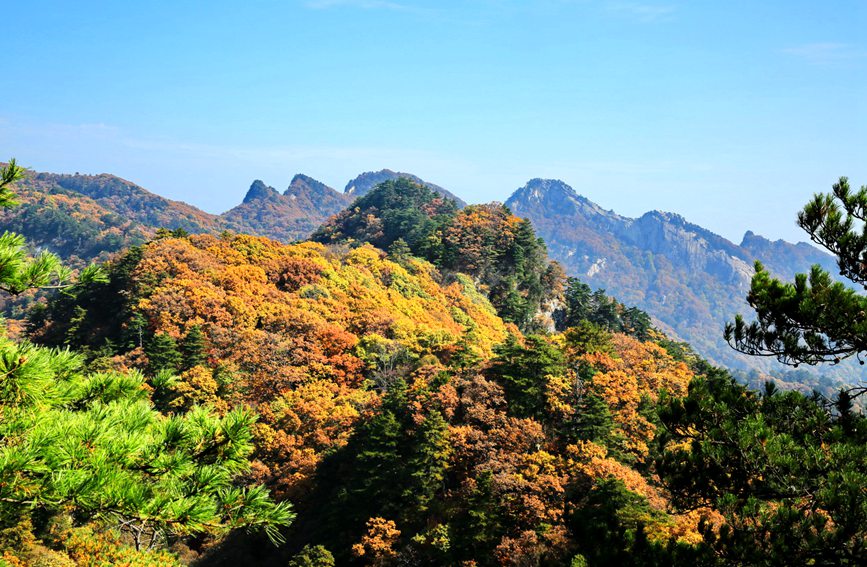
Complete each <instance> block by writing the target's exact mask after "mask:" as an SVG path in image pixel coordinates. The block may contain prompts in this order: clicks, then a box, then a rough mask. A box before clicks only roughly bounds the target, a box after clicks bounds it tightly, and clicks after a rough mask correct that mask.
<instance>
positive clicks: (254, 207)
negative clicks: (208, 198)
mask: <svg viewBox="0 0 867 567" xmlns="http://www.w3.org/2000/svg"><path fill="white" fill-rule="evenodd" d="M352 199H353V198H352V197H351V196H349V195H345V194H342V193H339V192H337V191H335V190H334V189H332V188H331V187H329V186H327V185H325V184H324V183H322V182H320V181H317V180H315V179H313V178H312V177H308V176H306V175H303V174H300V173H299V174H298V175H296V176H295V177H293V178H292V182H291V183H290V184H289V187H288V188H287V189H286V191H285V192H284V193H282V194H281V193H279V192H278V191H277V190H276V189H274V188H273V187H268V186H266V185H265V184H264V183H263V182H261V181H259V180H256V181H254V182H253V184H252V185H251V186H250V190H249V191H247V195H246V196H245V197H244V201H243V202H242V203H241V204H240V205H238V206H237V207H234V208H232V209H230V210H229V211H226V212H225V213H223V214H222V215H221V216H222V218H223V219H224V220H225V221H227V222H228V223H230V224H232V225H234V226H237V227H239V228H240V229H241V232H247V233H251V234H259V235H263V236H268V237H269V238H274V239H277V240H281V241H284V242H286V241H291V240H298V239H302V238H306V237H307V236H308V235H309V234H310V233H311V232H313V230H314V229H316V227H318V226H319V225H320V224H322V222H323V221H324V220H325V219H327V218H328V217H329V216H331V215H333V214H335V213H337V212H339V211H341V210H342V209H344V208H345V207H347V206H348V205H349V204H350V203H351V202H352Z"/></svg>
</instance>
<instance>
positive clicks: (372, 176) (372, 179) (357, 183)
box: [343, 169, 467, 207]
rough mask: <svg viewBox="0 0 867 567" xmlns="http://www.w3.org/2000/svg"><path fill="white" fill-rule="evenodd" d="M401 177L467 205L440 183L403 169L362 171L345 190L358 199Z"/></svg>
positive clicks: (463, 205)
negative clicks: (375, 188)
mask: <svg viewBox="0 0 867 567" xmlns="http://www.w3.org/2000/svg"><path fill="white" fill-rule="evenodd" d="M401 178H403V179H409V180H410V181H414V182H415V183H418V184H419V185H424V186H425V187H427V188H428V189H430V190H431V191H434V192H436V193H439V194H440V195H442V196H443V197H447V198H449V199H452V200H453V201H455V202H456V203H457V204H458V207H465V206H466V205H467V204H466V203H465V202H464V201H463V200H461V199H460V198H459V197H457V196H456V195H454V194H452V193H451V192H449V191H447V190H445V189H443V188H442V187H440V186H439V185H434V184H433V183H429V182H427V181H425V180H423V179H421V178H420V177H417V176H415V175H413V174H412V173H403V172H401V171H392V170H390V169H382V170H379V171H368V172H365V173H362V174H361V175H359V176H358V177H356V178H355V179H353V180H351V181H350V182H349V183H347V184H346V188H345V189H344V190H343V192H344V193H345V194H346V195H350V196H351V197H352V198H353V199H357V198H358V197H363V196H364V195H366V194H367V193H369V192H370V190H371V189H373V188H374V187H376V186H377V185H379V184H380V183H383V182H384V181H391V180H392V179H401Z"/></svg>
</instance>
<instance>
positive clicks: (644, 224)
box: [506, 179, 835, 370]
mask: <svg viewBox="0 0 867 567" xmlns="http://www.w3.org/2000/svg"><path fill="white" fill-rule="evenodd" d="M506 206H508V207H509V208H510V209H511V210H512V212H513V213H515V214H516V215H518V216H520V217H524V218H527V219H529V220H530V221H531V222H532V223H533V225H534V226H535V227H536V231H537V232H538V234H539V235H540V236H541V237H542V238H544V239H545V241H546V243H547V244H548V250H549V254H550V255H551V257H552V258H554V259H556V260H558V261H560V262H561V263H562V264H563V267H564V268H565V269H566V272H567V273H568V274H569V275H572V276H576V277H579V278H580V279H582V280H584V281H585V282H587V283H588V284H589V285H591V286H593V287H600V288H604V289H605V290H606V291H607V293H609V294H610V295H612V296H614V297H617V298H618V299H619V300H621V301H623V302H624V303H626V304H634V305H636V306H638V307H640V308H641V309H644V310H645V311H647V312H648V313H650V315H651V316H653V317H654V318H655V320H656V321H657V323H658V325H659V326H660V327H661V328H662V329H663V330H665V331H666V332H669V333H671V334H673V335H675V336H677V337H680V338H681V339H683V340H685V341H687V342H689V343H690V344H692V345H693V347H695V348H696V350H697V351H698V352H699V353H701V354H703V355H704V356H706V357H708V358H710V359H711V360H713V361H714V362H716V363H718V364H724V365H726V366H729V367H732V368H740V369H754V368H759V369H762V370H770V369H779V365H777V364H776V363H772V362H771V361H769V360H766V359H757V358H754V357H745V356H741V355H739V354H738V353H736V352H735V351H733V350H732V349H731V348H730V347H729V346H728V345H727V344H726V343H725V341H724V340H723V337H722V333H723V327H724V325H725V323H726V322H727V321H731V320H733V319H734V316H735V314H737V313H742V314H744V316H746V317H748V318H749V317H750V316H751V315H752V310H751V309H750V307H749V306H748V305H747V303H746V300H745V297H746V294H747V291H748V290H749V285H750V278H751V277H752V274H753V263H754V261H755V260H760V261H761V262H762V263H763V264H765V265H766V266H767V267H768V269H770V270H771V271H772V272H773V273H775V274H776V275H778V276H780V277H783V278H791V277H792V275H793V274H795V273H796V272H804V271H808V270H809V268H810V266H811V265H812V264H816V263H818V264H820V265H822V266H823V267H824V268H826V269H829V270H831V271H832V273H835V271H834V268H835V263H834V259H833V257H832V256H830V255H828V254H825V253H823V252H821V251H820V250H818V249H816V248H814V247H813V246H810V245H809V244H805V243H801V244H791V243H788V242H784V241H782V240H778V241H776V242H771V241H769V240H767V239H765V238H762V237H761V236H758V235H756V234H754V233H752V232H748V233H747V234H746V235H745V236H744V240H743V242H742V243H741V245H736V244H734V243H732V242H730V241H729V240H726V239H725V238H723V237H721V236H719V235H716V234H714V233H712V232H710V231H709V230H706V229H704V228H702V227H700V226H698V225H695V224H692V223H690V222H688V221H687V220H686V219H684V218H683V217H681V216H680V215H677V214H673V213H666V212H661V211H652V212H648V213H646V214H644V215H643V216H641V217H640V218H629V217H624V216H621V215H618V214H617V213H615V212H613V211H606V210H605V209H603V208H602V207H600V206H599V205H597V204H596V203H594V202H592V201H590V200H588V199H586V198H585V197H582V196H581V195H578V194H577V193H576V192H575V191H574V190H573V189H572V188H571V187H569V186H568V185H566V184H565V183H563V182H562V181H558V180H550V179H533V180H531V181H529V182H528V183H527V184H526V185H525V186H524V187H522V188H521V189H518V190H517V191H515V193H514V194H513V195H512V196H511V197H510V198H509V199H508V200H507V201H506Z"/></svg>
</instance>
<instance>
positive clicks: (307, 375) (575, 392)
mask: <svg viewBox="0 0 867 567" xmlns="http://www.w3.org/2000/svg"><path fill="white" fill-rule="evenodd" d="M43 181H44V180H40V178H38V177H35V176H34V175H33V174H32V172H28V171H26V170H23V169H21V168H20V167H18V166H17V165H16V164H15V162H14V160H13V161H12V162H11V163H10V164H8V165H6V166H4V168H3V170H2V191H0V204H2V205H3V207H4V208H5V209H6V212H5V213H4V214H5V215H6V216H4V217H3V218H4V219H5V220H4V225H3V228H4V229H5V230H6V232H4V233H3V235H2V237H0V288H2V290H3V291H2V292H0V293H2V294H3V296H2V302H3V308H4V311H5V313H6V318H7V320H6V322H5V324H4V326H5V331H4V336H3V337H2V338H0V565H4V566H10V567H13V566H14V567H18V566H26V565H39V566H73V565H85V566H109V565H128V566H137V567H138V566H141V567H145V566H149V567H155V566H166V567H168V566H181V565H196V566H222V565H226V566H229V565H275V566H276V565H279V566H286V565H289V566H295V567H301V566H329V565H359V566H362V565H375V566H397V565H419V566H422V565H430V566H446V565H456V566H458V565H460V566H467V567H469V566H479V567H481V566H487V565H515V566H555V565H567V566H574V567H578V566H606V565H647V566H666V565H701V566H705V565H706V566H724V565H768V566H770V565H859V564H864V563H865V562H867V531H865V530H867V529H865V526H867V495H865V493H864V486H867V420H865V418H864V417H863V415H862V413H861V407H862V405H861V400H860V397H859V396H860V394H862V393H863V391H864V390H863V389H861V388H859V387H858V386H857V385H855V386H851V385H850V386H846V387H843V388H840V389H836V390H834V391H833V392H831V391H826V392H818V391H814V392H812V393H810V392H809V391H803V390H798V389H787V388H780V387H778V385H777V384H776V383H767V384H765V385H752V386H746V385H744V384H742V383H740V382H738V381H737V380H736V379H735V378H734V377H733V376H732V375H731V374H730V373H729V372H728V371H727V370H726V369H724V368H721V367H718V366H715V365H713V364H711V363H709V362H708V361H707V360H705V359H704V358H702V357H701V356H700V355H699V354H697V353H696V352H695V350H693V348H691V347H690V346H689V345H688V344H686V343H684V342H682V341H679V340H675V339H672V338H671V337H669V336H668V335H667V334H666V333H665V332H664V331H663V330H661V329H660V328H659V327H658V326H657V325H656V324H655V322H654V320H653V318H652V317H651V316H650V315H649V314H648V313H646V312H644V311H642V310H641V309H638V308H636V307H634V306H631V305H627V304H624V303H622V302H620V301H619V300H618V299H616V298H613V297H610V296H609V295H607V294H606V293H605V292H604V290H598V289H593V288H591V287H590V286H589V285H588V284H587V283H585V282H584V281H582V280H581V279H579V278H575V277H567V275H566V273H565V272H564V269H563V268H562V267H561V265H560V264H558V263H557V262H554V261H552V260H550V259H549V257H548V250H547V247H546V244H545V242H544V241H543V240H542V239H541V238H539V237H538V235H537V234H536V232H535V230H534V227H533V224H532V223H531V222H530V221H529V220H527V219H524V218H521V217H519V216H517V215H515V214H513V213H512V211H511V210H510V209H509V208H507V207H506V206H504V205H502V204H499V203H491V204H481V205H466V206H464V204H463V203H461V202H458V201H456V200H454V199H452V198H451V197H450V196H449V195H448V194H444V193H443V192H442V191H438V190H437V188H436V187H434V188H431V187H429V186H426V185H424V184H421V183H418V182H416V181H413V180H412V179H408V178H406V177H398V178H393V179H390V180H386V181H383V182H381V183H378V184H376V185H375V186H373V187H372V188H371V189H370V190H369V191H368V192H366V193H365V194H363V195H360V196H358V198H356V199H354V201H351V202H348V204H347V206H345V208H342V209H340V210H338V211H337V212H336V213H335V214H332V215H331V216H328V217H327V218H325V220H323V221H322V222H321V224H320V225H319V226H318V228H316V229H315V230H313V231H312V233H311V234H310V235H309V238H297V239H296V238H292V239H289V238H286V239H284V241H283V242H281V241H278V240H274V239H269V238H267V237H264V236H254V235H252V234H245V233H244V231H243V229H241V230H237V229H238V228H239V227H237V226H234V227H232V226H227V225H225V224H223V225H220V224H219V223H218V222H217V221H215V220H213V219H209V218H205V217H202V216H195V215H192V216H189V215H188V216H186V217H184V218H185V219H187V220H186V221H185V222H187V225H186V228H184V227H181V226H178V224H177V223H174V221H172V217H170V216H167V215H169V212H163V213H160V215H161V216H160V217H159V218H155V219H152V220H151V221H150V222H149V223H148V222H145V221H143V220H142V219H141V217H140V216H139V217H135V215H134V214H133V213H134V212H135V209H136V208H138V210H139V211H141V210H144V209H146V208H147V207H148V205H147V204H144V205H142V204H139V205H136V204H135V202H134V201H131V200H130V199H128V198H125V197H124V196H123V195H121V194H119V193H112V192H111V191H108V192H106V195H110V196H111V198H112V199H115V200H119V201H122V202H123V203H124V205H123V206H125V207H130V211H132V212H130V213H128V215H129V216H128V217H122V216H119V215H117V214H114V213H113V214H107V213H102V212H100V211H101V209H100V207H101V205H99V204H98V203H97V201H94V200H92V199H93V198H96V197H92V198H91V197H88V198H85V197H82V196H77V195H74V194H72V193H68V192H58V191H47V190H42V191H41V190H40V185H39V184H40V183H42V182H43ZM302 181H304V182H305V183H306V182H308V181H305V180H302ZM293 183H294V181H293ZM40 191H41V192H40ZM268 198H269V199H272V202H273V203H276V204H274V205H273V206H274V207H278V204H279V203H282V201H279V200H278V198H276V197H274V198H272V197H268ZM279 206H280V207H282V206H284V205H282V204H279ZM278 208H279V207H278ZM865 210H867V188H862V189H860V191H854V190H852V189H851V188H850V187H849V185H848V181H847V180H846V179H845V178H843V179H841V181H840V183H838V184H837V185H835V186H834V188H833V191H832V192H831V193H828V194H822V195H817V197H816V200H815V201H814V202H811V203H808V204H807V205H806V206H805V208H804V211H803V212H802V214H801V217H800V218H799V223H800V224H801V226H802V227H803V228H804V230H806V231H807V232H808V233H809V234H810V236H811V237H813V239H814V240H815V241H816V242H817V243H819V244H821V245H823V246H825V248H827V249H828V250H829V251H830V252H832V253H833V254H835V255H836V257H837V259H838V261H839V266H840V269H841V270H842V271H843V272H844V275H845V276H846V277H847V278H848V279H849V280H850V281H851V282H854V283H856V284H863V283H864V281H865V280H867V277H865V272H864V264H863V262H862V261H861V260H862V259H863V257H864V256H863V254H864V250H865V249H867V237H865V236H864V233H862V232H860V230H861V229H860V227H859V225H858V224H857V221H858V219H861V220H863V219H864V211H865ZM167 211H170V212H171V211H174V212H172V213H171V214H178V215H184V214H187V213H188V211H187V212H185V210H183V209H171V210H169V209H167ZM177 211H180V212H177ZM238 218H242V217H240V216H239V217H238ZM129 219H134V220H129ZM61 220H62V223H63V224H61V225H58V224H57V223H59V222H61ZM304 222H305V223H307V224H305V225H304V226H307V225H309V224H310V223H311V221H309V220H306V221H304ZM302 224H303V223H302ZM160 225H162V227H161V226H160ZM58 226H63V227H65V228H63V229H58V228H57V227H58ZM52 227H53V228H52ZM166 227H168V228H166ZM16 233H24V234H26V235H27V239H25V238H24V237H22V236H20V235H18V234H16ZM73 234H74V235H75V237H74V238H70V235H73ZM40 236H41V237H42V240H40V245H39V246H35V245H33V243H32V241H34V238H35V239H39V238H40ZM786 276H788V277H789V278H792V277H794V278H795V279H794V283H786V281H785V280H780V279H777V278H776V277H774V276H772V275H771V274H769V273H768V272H767V270H765V269H764V268H763V267H762V266H761V265H757V266H756V272H755V275H754V276H753V280H752V287H751V289H750V291H749V295H748V298H747V299H748V301H749V303H750V305H751V307H752V308H753V309H754V311H755V312H754V313H742V314H739V313H731V314H730V316H729V320H730V321H731V323H730V324H729V325H728V326H727V327H726V328H725V329H723V328H719V329H718V333H719V335H720V336H725V338H726V340H727V341H728V342H729V344H730V345H731V346H732V347H733V348H735V349H736V350H738V351H740V352H743V353H746V354H748V355H750V356H771V357H775V358H779V359H780V360H782V361H784V362H788V363H791V364H804V363H806V364H816V363H819V364H824V363H829V364H834V363H835V362H838V361H839V360H840V359H843V358H854V359H855V360H859V359H860V356H861V354H862V353H863V352H865V350H867V343H865V340H867V339H865V337H867V332H865V329H867V320H865V319H864V317H863V314H864V308H865V306H867V305H865V304H867V299H865V298H864V296H863V295H860V294H858V293H856V292H855V291H854V287H853V286H851V285H844V283H841V282H839V281H836V280H834V279H832V278H831V277H830V276H829V275H828V274H827V272H825V271H823V270H822V269H821V268H820V267H819V266H816V267H814V268H813V271H812V272H811V273H810V274H807V275H798V276H794V274H786ZM862 364H863V363H862Z"/></svg>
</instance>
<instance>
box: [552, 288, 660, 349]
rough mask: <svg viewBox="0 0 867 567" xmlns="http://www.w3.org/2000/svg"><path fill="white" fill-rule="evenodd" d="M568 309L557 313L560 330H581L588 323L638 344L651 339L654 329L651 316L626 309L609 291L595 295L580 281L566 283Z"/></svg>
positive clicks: (634, 309)
mask: <svg viewBox="0 0 867 567" xmlns="http://www.w3.org/2000/svg"><path fill="white" fill-rule="evenodd" d="M563 299H564V302H563V303H564V305H563V307H562V308H560V309H559V310H557V312H555V313H554V321H555V323H556V325H557V329H558V330H561V331H562V330H565V329H568V328H569V327H577V326H579V325H580V324H581V323H582V321H588V322H590V323H593V324H594V325H597V326H599V327H601V328H603V329H606V330H608V331H612V332H618V333H624V334H627V335H630V336H632V337H635V338H636V339H638V340H641V341H646V340H648V339H650V331H651V329H653V325H652V323H651V320H650V315H648V314H647V313H645V312H644V311H642V310H641V309H638V308H637V307H626V306H625V305H623V304H622V303H620V302H618V301H617V300H616V299H614V298H611V297H608V296H607V295H605V290H602V289H598V290H596V291H591V289H590V286H589V285H587V284H585V283H584V282H582V281H581V280H579V279H577V278H567V279H566V289H565V291H564V293H563Z"/></svg>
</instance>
